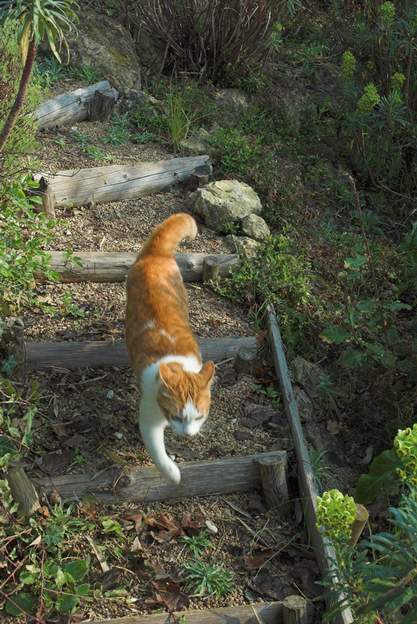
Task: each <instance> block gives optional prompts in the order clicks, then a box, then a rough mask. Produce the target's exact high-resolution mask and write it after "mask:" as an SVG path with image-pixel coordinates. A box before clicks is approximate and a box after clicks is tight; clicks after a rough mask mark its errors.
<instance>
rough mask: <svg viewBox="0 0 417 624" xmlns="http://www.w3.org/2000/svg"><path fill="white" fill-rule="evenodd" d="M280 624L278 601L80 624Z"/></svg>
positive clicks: (82, 623) (85, 621)
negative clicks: (182, 623)
mask: <svg viewBox="0 0 417 624" xmlns="http://www.w3.org/2000/svg"><path fill="white" fill-rule="evenodd" d="M181 617H184V622H186V624H282V604H281V602H270V603H266V602H257V603H254V604H251V605H244V606H242V607H220V608H218V609H202V610H201V611H200V610H196V609H195V610H194V609H193V610H189V611H178V612H176V613H173V614H169V613H153V614H152V615H126V616H124V617H118V618H111V619H110V620H103V619H99V620H84V621H83V622H81V624H173V622H180V621H181Z"/></svg>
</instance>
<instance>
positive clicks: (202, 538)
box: [180, 531, 211, 558]
mask: <svg viewBox="0 0 417 624" xmlns="http://www.w3.org/2000/svg"><path fill="white" fill-rule="evenodd" d="M180 542H182V543H183V544H185V545H186V546H187V547H188V548H189V549H190V551H191V554H192V555H193V557H194V558H197V557H200V556H201V555H202V554H203V553H204V551H205V550H207V549H208V548H210V547H211V538H210V534H209V533H208V532H207V531H202V532H201V533H198V535H184V536H183V537H180Z"/></svg>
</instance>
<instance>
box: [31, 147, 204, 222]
mask: <svg viewBox="0 0 417 624" xmlns="http://www.w3.org/2000/svg"><path fill="white" fill-rule="evenodd" d="M201 168H206V169H207V171H208V174H210V173H211V171H212V166H211V162H210V158H209V156H206V155H204V156H189V157H186V158H170V159H169V160H160V161H158V162H142V163H137V164H135V165H108V166H106V167H93V168H91V169H69V170H66V171H58V172H57V173H44V172H41V173H38V174H36V175H35V176H34V178H35V180H37V181H39V183H40V191H41V193H42V195H43V197H44V207H45V210H47V212H48V213H49V214H51V215H52V214H53V212H54V209H55V208H56V207H60V206H83V205H86V204H88V203H93V204H100V203H106V202H112V201H122V200H127V199H136V198H137V197H141V196H142V195H149V194H150V193H159V192H160V191H164V190H168V189H170V188H171V187H172V186H174V185H175V184H178V183H179V182H185V181H186V180H188V179H190V178H191V176H193V175H194V174H195V172H196V171H201Z"/></svg>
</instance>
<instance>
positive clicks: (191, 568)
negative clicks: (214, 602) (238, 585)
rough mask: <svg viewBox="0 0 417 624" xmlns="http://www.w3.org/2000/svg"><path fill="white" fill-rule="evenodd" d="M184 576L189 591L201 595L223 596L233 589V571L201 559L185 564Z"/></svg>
mask: <svg viewBox="0 0 417 624" xmlns="http://www.w3.org/2000/svg"><path fill="white" fill-rule="evenodd" d="M184 578H185V582H186V587H187V589H188V591H191V592H193V593H194V594H197V595H199V596H204V595H208V596H215V597H216V598H222V597H223V596H227V594H230V592H231V591H232V590H233V581H234V577H233V573H232V572H229V571H227V570H225V569H224V568H223V567H222V566H216V565H211V564H209V563H206V562H205V561H201V560H199V561H192V562H190V563H186V564H185V566H184Z"/></svg>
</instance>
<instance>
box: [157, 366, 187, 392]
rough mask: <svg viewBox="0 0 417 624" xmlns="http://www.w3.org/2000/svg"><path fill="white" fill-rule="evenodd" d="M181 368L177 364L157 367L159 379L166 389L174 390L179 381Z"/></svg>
mask: <svg viewBox="0 0 417 624" xmlns="http://www.w3.org/2000/svg"><path fill="white" fill-rule="evenodd" d="M181 372H182V368H181V366H180V365H179V364H176V363H175V362H172V363H171V364H161V365H160V367H159V379H160V380H161V381H162V383H163V384H164V386H167V388H175V386H177V385H178V382H179V380H180V376H181Z"/></svg>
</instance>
